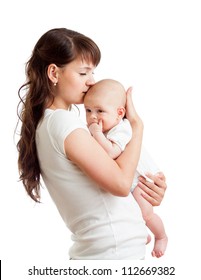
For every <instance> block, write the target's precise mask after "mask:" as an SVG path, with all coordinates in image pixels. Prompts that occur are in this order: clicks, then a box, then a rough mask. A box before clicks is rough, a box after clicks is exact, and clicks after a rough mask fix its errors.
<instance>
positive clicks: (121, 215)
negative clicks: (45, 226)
mask: <svg viewBox="0 0 201 280" xmlns="http://www.w3.org/2000/svg"><path fill="white" fill-rule="evenodd" d="M77 128H82V129H85V130H87V131H88V129H87V127H86V125H85V124H84V123H83V122H82V121H81V120H80V118H79V117H78V116H76V114H75V112H73V111H67V110H63V109H58V110H55V111H53V110H50V109H47V110H46V111H45V116H44V118H43V119H42V121H41V122H40V124H39V125H38V128H37V131H36V145H37V153H38V157H39V163H40V168H41V174H42V177H43V180H44V182H45V185H46V187H47V189H48V191H49V193H50V196H51V197H52V199H53V201H54V203H55V204H56V206H57V208H58V211H59V213H60V215H61V217H62V218H63V220H64V222H65V224H66V226H67V227H68V228H69V229H70V231H71V232H72V240H73V241H74V244H73V246H72V247H71V248H70V251H69V256H70V258H72V259H80V260H84V259H86V260H87V259H88V260H92V259H94V260H95V259H96V260H97V259H102V260H103V259H108V260H109V259H110V260H115V259H143V258H144V256H145V243H146V240H147V230H146V226H145V223H144V221H143V218H142V214H141V211H140V208H139V206H138V204H137V203H136V201H135V200H134V198H133V196H132V195H131V194H129V195H128V196H127V197H118V196H114V195H112V194H110V193H109V192H106V191H104V190H103V189H101V187H99V186H98V185H97V184H96V183H95V182H94V181H92V180H91V179H90V178H88V177H87V176H86V175H85V174H83V172H82V171H81V170H80V169H79V168H78V167H77V166H76V165H75V164H74V163H73V162H72V161H70V160H69V159H68V158H67V156H66V154H65V151H64V140H65V138H66V137H68V135H69V134H70V133H71V132H72V131H74V130H75V129H77ZM80 145H82V143H80ZM83 149H84V147H83ZM111 180H112V178H111Z"/></svg>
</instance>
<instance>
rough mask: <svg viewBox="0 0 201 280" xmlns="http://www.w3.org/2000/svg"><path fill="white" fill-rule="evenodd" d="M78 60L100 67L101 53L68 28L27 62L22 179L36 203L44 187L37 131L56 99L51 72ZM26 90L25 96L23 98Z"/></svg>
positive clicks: (50, 36)
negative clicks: (42, 184)
mask: <svg viewBox="0 0 201 280" xmlns="http://www.w3.org/2000/svg"><path fill="white" fill-rule="evenodd" d="M78 57H81V58H82V59H83V60H86V61H89V62H92V63H93V65H94V66H97V65H98V63H99V61H100V58H101V53H100V50H99V48H98V46H97V45H96V44H95V42H94V41H92V40H91V39H90V38H88V37H86V36H85V35H83V34H80V33H78V32H75V31H72V30H69V29H66V28H56V29H51V30H49V31H48V32H46V33H45V34H44V35H42V37H41V38H40V39H39V40H38V42H37V43H36V45H35V47H34V49H33V52H32V55H31V57H30V59H29V61H28V62H27V63H26V83H25V84H23V85H22V86H21V87H20V89H19V90H18V95H19V98H20V102H19V104H18V117H19V120H20V121H21V128H20V139H19V141H18V143H17V149H18V153H19V156H18V169H19V176H20V177H19V178H20V180H21V181H22V183H23V185H24V187H25V189H26V191H27V193H28V195H29V196H30V197H31V198H32V199H33V200H34V201H36V202H40V185H41V184H40V174H41V172H40V165H39V160H38V156H37V148H36V141H35V134H36V128H37V125H38V123H39V121H40V120H41V119H42V117H43V115H44V111H45V108H46V106H47V104H50V102H53V100H54V90H53V84H52V82H51V81H50V80H49V78H48V75H47V69H48V66H49V65H50V64H52V63H54V64H56V65H57V66H58V67H61V68H62V67H64V66H65V65H66V64H68V63H70V62H72V61H73V60H74V59H76V58H78ZM24 90H25V95H23V96H22V95H21V94H22V91H23V92H24Z"/></svg>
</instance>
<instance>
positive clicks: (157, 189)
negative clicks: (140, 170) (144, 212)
mask: <svg viewBox="0 0 201 280" xmlns="http://www.w3.org/2000/svg"><path fill="white" fill-rule="evenodd" d="M146 175H147V177H148V178H150V179H151V180H152V181H153V182H152V183H151V182H149V181H147V180H146V179H145V178H144V177H142V176H140V177H139V183H138V187H139V188H140V189H141V190H142V196H143V197H144V198H145V199H146V200H147V201H148V202H149V203H151V204H152V205H153V206H159V205H160V204H161V201H162V200H163V197H164V194H165V191H166V188H167V185H166V179H165V176H164V174H163V173H162V172H158V173H157V174H156V175H152V174H146Z"/></svg>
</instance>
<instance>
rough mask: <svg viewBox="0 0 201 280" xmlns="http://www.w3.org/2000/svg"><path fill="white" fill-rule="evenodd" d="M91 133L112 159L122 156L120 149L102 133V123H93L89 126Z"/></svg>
mask: <svg viewBox="0 0 201 280" xmlns="http://www.w3.org/2000/svg"><path fill="white" fill-rule="evenodd" d="M89 131H90V132H91V135H92V136H93V137H94V138H95V140H96V141H97V142H98V143H99V144H100V145H101V146H102V147H103V149H104V150H105V151H106V152H107V154H108V155H109V156H110V157H111V158H112V159H116V158H117V157H118V156H119V155H120V154H121V149H120V147H119V146H118V145H117V144H116V143H114V142H112V141H110V140H109V139H107V138H106V137H105V135H104V134H103V132H102V123H101V122H100V123H92V124H91V125H90V126H89Z"/></svg>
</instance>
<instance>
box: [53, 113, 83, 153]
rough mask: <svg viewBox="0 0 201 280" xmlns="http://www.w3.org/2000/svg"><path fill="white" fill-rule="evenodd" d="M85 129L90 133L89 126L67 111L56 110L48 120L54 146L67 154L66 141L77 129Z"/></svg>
mask: <svg viewBox="0 0 201 280" xmlns="http://www.w3.org/2000/svg"><path fill="white" fill-rule="evenodd" d="M77 128H83V129H85V130H87V131H88V128H87V126H86V125H85V124H84V122H82V121H81V119H80V118H79V117H78V116H76V114H75V113H74V112H71V111H67V110H62V109H59V110H56V111H54V113H52V114H51V116H50V118H49V120H48V132H49V135H50V138H51V141H52V144H53V146H54V147H55V148H56V149H57V150H58V151H59V152H61V153H64V154H65V150H64V141H65V139H66V137H67V136H68V135H69V134H70V133H71V132H72V131H74V130H75V129H77Z"/></svg>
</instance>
